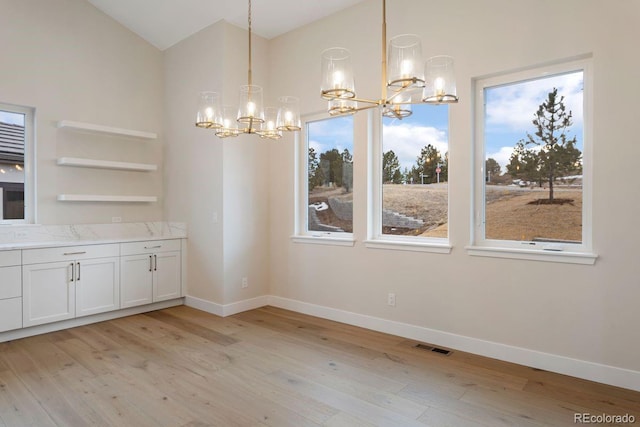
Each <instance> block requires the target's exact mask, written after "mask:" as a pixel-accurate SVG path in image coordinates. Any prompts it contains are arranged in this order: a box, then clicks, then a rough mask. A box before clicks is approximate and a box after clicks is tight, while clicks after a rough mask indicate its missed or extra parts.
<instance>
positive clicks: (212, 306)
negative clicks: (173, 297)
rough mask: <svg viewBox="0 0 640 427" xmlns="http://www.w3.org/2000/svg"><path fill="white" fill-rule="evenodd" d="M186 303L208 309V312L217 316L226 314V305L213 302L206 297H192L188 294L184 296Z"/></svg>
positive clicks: (193, 306) (199, 308)
mask: <svg viewBox="0 0 640 427" xmlns="http://www.w3.org/2000/svg"><path fill="white" fill-rule="evenodd" d="M184 305H186V306H187V307H191V308H196V309H198V310H202V311H206V312H207V313H211V314H215V315H216V316H223V315H224V306H223V305H222V304H218V303H215V302H211V301H208V300H206V299H201V298H196V297H190V296H189V295H187V296H185V297H184Z"/></svg>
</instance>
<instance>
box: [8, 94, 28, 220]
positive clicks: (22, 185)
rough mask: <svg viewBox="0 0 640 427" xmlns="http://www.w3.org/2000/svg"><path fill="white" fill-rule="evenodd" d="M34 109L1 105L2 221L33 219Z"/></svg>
mask: <svg viewBox="0 0 640 427" xmlns="http://www.w3.org/2000/svg"><path fill="white" fill-rule="evenodd" d="M32 141H33V110H31V109H30V108H25V107H17V106H12V105H6V104H0V223H24V222H33V215H34V212H33V203H30V201H31V200H33V198H34V196H33V191H32V187H33V179H32V178H31V176H32V162H30V161H29V159H30V157H31V156H32V155H33V148H32V147H33V143H32Z"/></svg>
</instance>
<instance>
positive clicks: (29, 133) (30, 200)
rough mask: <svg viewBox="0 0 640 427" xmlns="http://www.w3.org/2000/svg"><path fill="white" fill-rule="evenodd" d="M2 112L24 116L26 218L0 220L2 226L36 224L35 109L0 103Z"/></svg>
mask: <svg viewBox="0 0 640 427" xmlns="http://www.w3.org/2000/svg"><path fill="white" fill-rule="evenodd" d="M0 110H2V111H6V112H9V113H16V114H23V115H24V166H23V168H24V218H23V219H8V220H5V219H2V218H0V226H1V225H27V224H34V223H35V222H36V184H35V180H36V173H35V169H36V168H35V151H36V144H35V140H36V138H35V114H36V113H35V109H34V108H31V107H24V106H20V105H14V104H7V103H0Z"/></svg>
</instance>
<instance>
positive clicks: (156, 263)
mask: <svg viewBox="0 0 640 427" xmlns="http://www.w3.org/2000/svg"><path fill="white" fill-rule="evenodd" d="M153 261H154V262H153V271H158V255H154V256H153Z"/></svg>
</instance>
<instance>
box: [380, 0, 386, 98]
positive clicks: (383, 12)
mask: <svg viewBox="0 0 640 427" xmlns="http://www.w3.org/2000/svg"><path fill="white" fill-rule="evenodd" d="M381 89H382V90H381V92H380V93H381V94H382V99H381V100H380V101H381V102H383V101H384V100H386V99H387V0H382V84H381Z"/></svg>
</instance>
